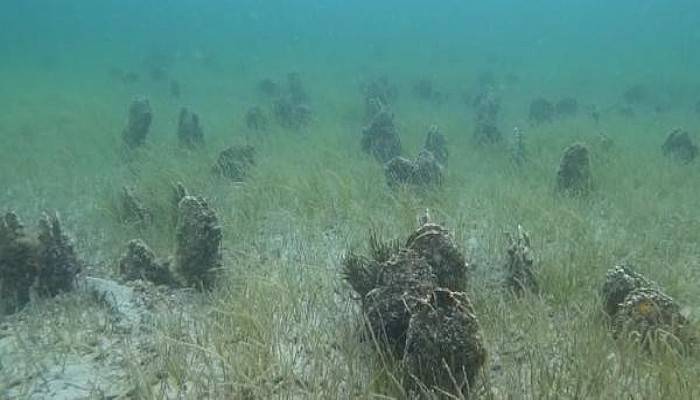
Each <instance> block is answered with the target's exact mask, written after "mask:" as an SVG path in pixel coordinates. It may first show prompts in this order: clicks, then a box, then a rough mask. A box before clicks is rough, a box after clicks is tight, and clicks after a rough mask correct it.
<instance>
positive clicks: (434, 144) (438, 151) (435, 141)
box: [423, 125, 449, 165]
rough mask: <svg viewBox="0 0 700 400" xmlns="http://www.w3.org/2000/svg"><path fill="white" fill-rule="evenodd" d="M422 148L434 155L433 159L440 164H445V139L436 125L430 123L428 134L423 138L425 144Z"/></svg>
mask: <svg viewBox="0 0 700 400" xmlns="http://www.w3.org/2000/svg"><path fill="white" fill-rule="evenodd" d="M423 148H424V149H425V150H427V151H429V152H431V153H432V154H433V156H435V160H437V162H439V163H440V164H442V165H447V158H448V156H449V152H448V151H447V139H445V135H443V134H442V132H440V128H439V127H438V126H437V125H432V126H431V127H430V129H428V134H427V136H426V138H425V145H424V146H423Z"/></svg>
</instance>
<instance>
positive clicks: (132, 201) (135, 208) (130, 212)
mask: <svg viewBox="0 0 700 400" xmlns="http://www.w3.org/2000/svg"><path fill="white" fill-rule="evenodd" d="M120 203H121V206H120V216H121V221H122V222H125V223H133V224H142V225H145V224H149V223H151V221H153V214H152V213H151V211H150V210H149V209H148V208H146V206H144V205H143V202H142V201H141V200H140V199H139V198H138V197H137V196H136V194H135V193H134V190H133V188H130V187H128V186H124V187H123V188H122V192H121V197H120Z"/></svg>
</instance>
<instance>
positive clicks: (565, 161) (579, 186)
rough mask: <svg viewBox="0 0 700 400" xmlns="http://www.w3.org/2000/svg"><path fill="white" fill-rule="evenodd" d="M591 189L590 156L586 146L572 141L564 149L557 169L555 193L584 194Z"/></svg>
mask: <svg viewBox="0 0 700 400" xmlns="http://www.w3.org/2000/svg"><path fill="white" fill-rule="evenodd" d="M591 189H592V178H591V157H590V154H589V151H588V147H586V146H585V145H583V144H581V143H574V144H572V145H571V146H569V147H567V148H566V149H565V150H564V155H563V156H562V158H561V161H560V163H559V170H558V171H557V181H556V191H557V193H561V194H566V195H570V196H585V195H587V194H588V193H589V192H590V191H591Z"/></svg>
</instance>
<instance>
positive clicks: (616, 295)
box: [601, 266, 656, 317]
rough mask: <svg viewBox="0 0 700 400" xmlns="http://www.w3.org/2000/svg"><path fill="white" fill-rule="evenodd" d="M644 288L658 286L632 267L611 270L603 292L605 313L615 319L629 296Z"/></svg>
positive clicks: (619, 267) (606, 278)
mask: <svg viewBox="0 0 700 400" xmlns="http://www.w3.org/2000/svg"><path fill="white" fill-rule="evenodd" d="M644 287H656V284H655V283H653V282H651V281H650V280H648V279H647V278H645V277H644V276H642V275H640V274H638V273H636V272H635V271H634V270H633V269H632V268H631V267H626V266H617V267H615V268H613V269H611V270H609V271H608V272H607V274H606V276H605V283H604V284H603V288H602V291H601V295H602V298H603V307H604V310H605V313H606V314H608V316H610V317H614V316H615V315H616V314H617V312H618V311H619V309H620V305H621V304H622V303H623V302H624V301H625V298H626V297H627V295H628V294H630V293H631V292H632V291H633V290H635V289H639V288H644Z"/></svg>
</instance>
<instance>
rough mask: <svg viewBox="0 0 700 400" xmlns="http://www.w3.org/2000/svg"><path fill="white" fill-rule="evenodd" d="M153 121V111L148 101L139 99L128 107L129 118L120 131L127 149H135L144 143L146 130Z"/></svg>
mask: <svg viewBox="0 0 700 400" xmlns="http://www.w3.org/2000/svg"><path fill="white" fill-rule="evenodd" d="M152 120H153V111H151V104H150V103H149V102H148V99H146V98H143V97H139V98H136V99H135V100H134V101H132V102H131V105H130V106H129V118H128V120H127V124H126V128H124V130H123V131H122V141H123V142H124V145H125V146H126V147H127V148H129V149H135V148H137V147H140V146H142V145H143V144H144V143H145V142H146V136H147V135H148V130H149V129H150V127H151V121H152Z"/></svg>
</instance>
